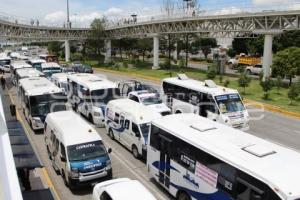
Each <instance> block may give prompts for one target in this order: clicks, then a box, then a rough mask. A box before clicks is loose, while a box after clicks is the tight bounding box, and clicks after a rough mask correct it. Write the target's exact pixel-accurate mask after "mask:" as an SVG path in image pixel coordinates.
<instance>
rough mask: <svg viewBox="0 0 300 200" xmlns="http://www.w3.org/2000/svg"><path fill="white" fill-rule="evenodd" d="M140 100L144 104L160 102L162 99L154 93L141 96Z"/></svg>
mask: <svg viewBox="0 0 300 200" xmlns="http://www.w3.org/2000/svg"><path fill="white" fill-rule="evenodd" d="M141 101H142V102H143V104H144V105H146V106H148V105H153V104H160V103H162V101H161V100H160V98H159V97H158V96H156V95H151V96H145V97H141Z"/></svg>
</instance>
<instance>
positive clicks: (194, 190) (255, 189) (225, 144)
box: [147, 113, 300, 200]
mask: <svg viewBox="0 0 300 200" xmlns="http://www.w3.org/2000/svg"><path fill="white" fill-rule="evenodd" d="M149 137H150V138H149V146H148V152H147V167H148V171H149V173H150V175H151V176H152V177H153V178H154V179H155V180H156V181H157V182H158V183H159V184H161V185H162V186H163V187H164V188H165V189H166V190H167V191H169V192H170V193H171V195H172V196H174V197H177V199H179V200H196V199H197V200H202V199H205V200H219V199H222V200H232V199H236V200H299V199H300V189H299V184H298V181H299V179H300V173H298V171H299V169H300V153H298V152H296V151H293V150H290V149H288V148H285V147H283V146H280V145H278V144H275V143H271V142H268V141H266V140H263V139H260V138H258V137H256V136H253V135H250V134H248V133H244V132H242V131H240V130H236V129H233V128H231V127H228V126H225V125H223V124H220V123H216V122H213V121H211V120H209V119H206V118H203V117H201V116H199V115H196V114H192V113H188V114H178V115H169V116H165V117H163V118H160V119H156V120H153V122H152V124H151V132H150V135H149Z"/></svg>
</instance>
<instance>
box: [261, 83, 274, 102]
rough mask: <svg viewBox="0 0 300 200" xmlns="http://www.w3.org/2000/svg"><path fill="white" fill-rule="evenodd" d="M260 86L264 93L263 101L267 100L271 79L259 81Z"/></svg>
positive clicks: (271, 84) (271, 85)
mask: <svg viewBox="0 0 300 200" xmlns="http://www.w3.org/2000/svg"><path fill="white" fill-rule="evenodd" d="M260 85H261V87H262V89H263V91H264V96H263V98H264V99H268V98H269V91H270V90H271V89H272V87H273V81H272V79H271V78H266V79H265V80H264V81H260Z"/></svg>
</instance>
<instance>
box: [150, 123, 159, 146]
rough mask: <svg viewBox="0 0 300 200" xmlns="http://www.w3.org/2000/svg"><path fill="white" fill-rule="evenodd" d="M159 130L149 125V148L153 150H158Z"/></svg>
mask: <svg viewBox="0 0 300 200" xmlns="http://www.w3.org/2000/svg"><path fill="white" fill-rule="evenodd" d="M159 130H160V129H159V128H157V127H156V126H154V125H151V134H150V146H152V147H153V148H155V149H157V150H159V143H160V137H159Z"/></svg>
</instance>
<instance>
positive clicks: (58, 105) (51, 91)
mask: <svg viewBox="0 0 300 200" xmlns="http://www.w3.org/2000/svg"><path fill="white" fill-rule="evenodd" d="M19 97H20V100H21V105H22V109H23V113H24V116H25V118H26V120H27V121H28V123H29V125H30V126H31V128H32V129H33V130H40V129H43V128H44V122H45V118H46V116H47V114H48V113H50V112H57V111H61V110H66V101H67V98H66V96H65V95H64V94H63V91H62V89H60V88H59V87H57V86H56V85H55V84H54V83H52V82H51V81H49V80H48V79H46V78H44V77H32V78H25V79H21V80H20V81H19Z"/></svg>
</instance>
